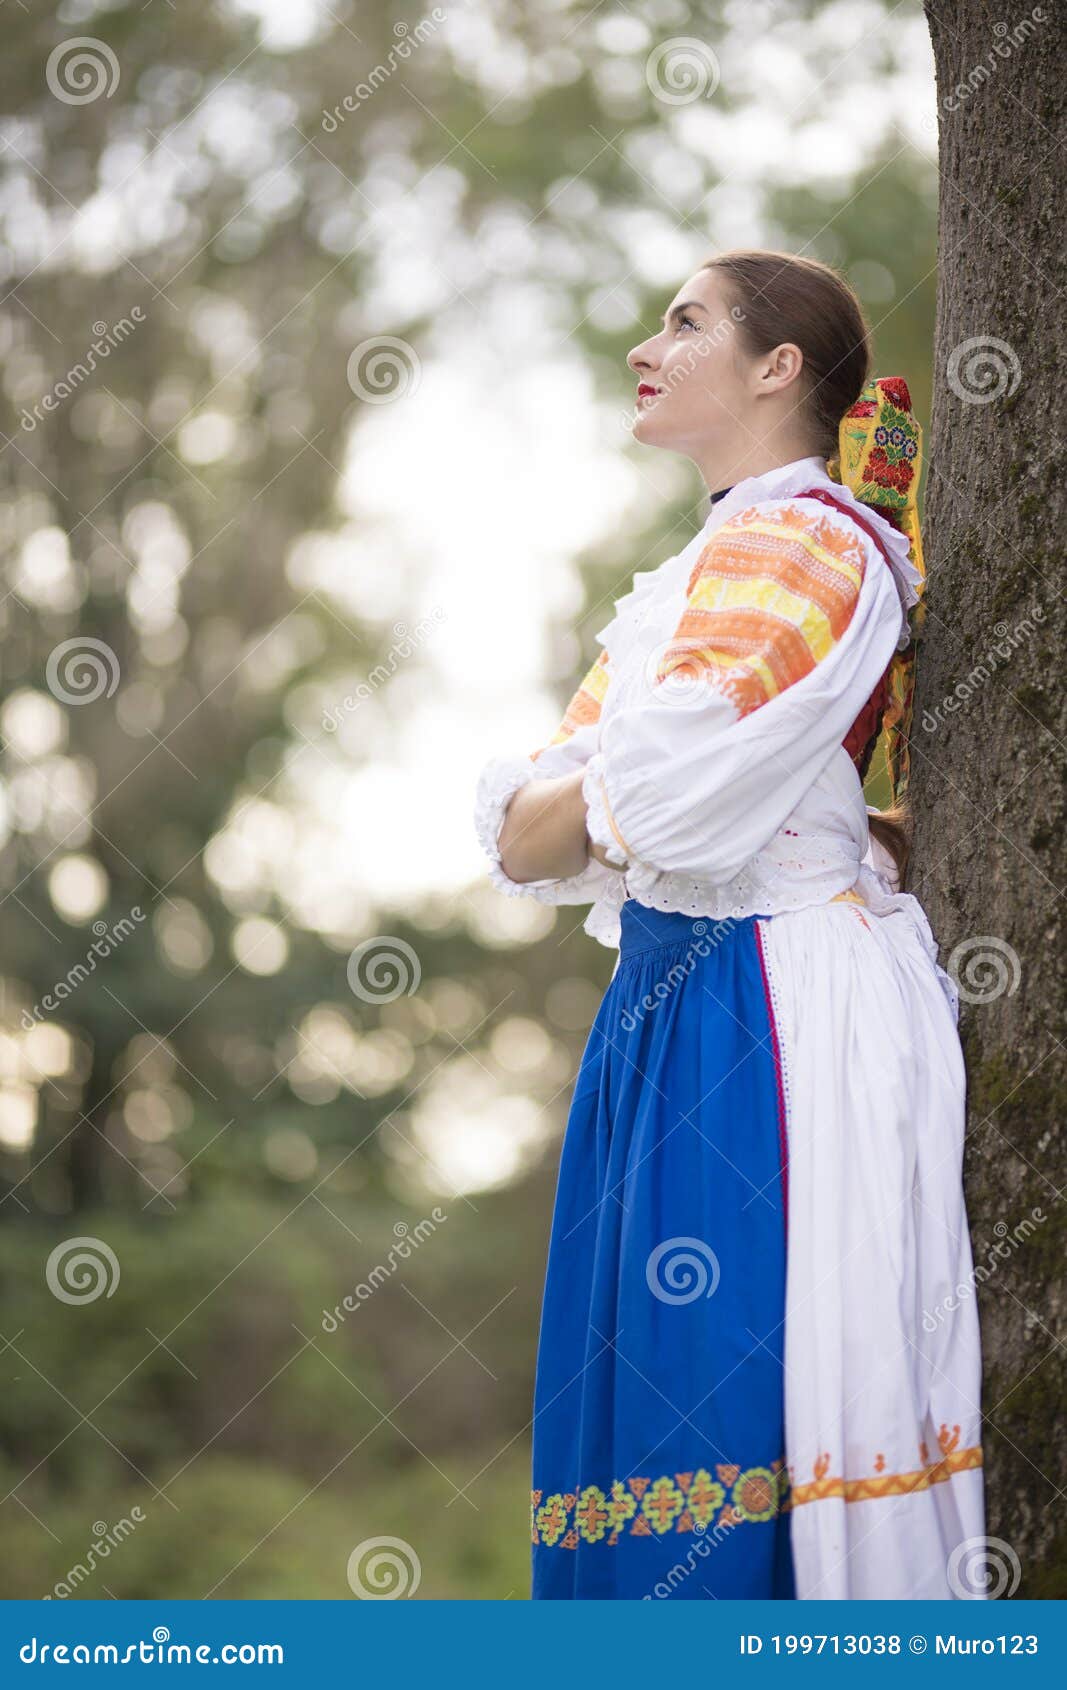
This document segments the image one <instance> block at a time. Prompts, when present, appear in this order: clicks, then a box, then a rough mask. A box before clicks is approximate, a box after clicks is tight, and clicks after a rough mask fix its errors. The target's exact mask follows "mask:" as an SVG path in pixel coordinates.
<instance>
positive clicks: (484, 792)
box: [474, 756, 618, 904]
mask: <svg viewBox="0 0 1067 1690" xmlns="http://www.w3.org/2000/svg"><path fill="white" fill-rule="evenodd" d="M549 778H551V777H550V776H549V775H547V774H546V773H543V772H542V771H541V770H540V769H538V767H537V764H536V763H535V762H534V761H533V759H532V758H530V757H522V756H517V757H498V758H495V759H494V760H493V761H492V762H491V763H487V764H486V766H485V768H484V769H483V770H482V773H481V775H480V777H479V780H478V785H477V789H476V792H475V802H474V828H475V832H476V833H477V835H478V839H479V841H480V843H481V846H482V849H483V851H484V852H485V854H486V856H487V857H488V859H489V879H490V880H491V882H492V884H493V885H494V886H495V887H496V888H497V890H498V891H500V892H503V893H505V894H506V895H507V896H508V897H509V898H518V897H523V896H525V897H530V898H537V899H538V900H539V901H540V902H541V903H543V904H583V903H592V902H594V901H595V900H596V899H597V898H599V897H601V896H602V894H603V893H604V891H605V890H606V888H607V887H608V886H610V885H611V884H612V882H613V881H615V880H617V879H618V876H617V875H616V874H615V873H614V872H613V871H612V870H611V869H608V868H605V867H604V865H603V863H599V862H597V860H596V858H595V857H592V858H590V860H589V862H588V863H587V864H586V866H585V868H584V869H582V871H581V872H580V873H579V874H573V875H569V876H564V877H563V878H562V879H548V880H512V878H511V876H510V875H509V874H506V873H505V871H504V869H503V867H502V866H501V862H500V843H499V841H500V830H501V828H502V827H503V825H504V817H505V815H506V813H507V807H508V804H509V803H510V802H511V799H512V798H513V796H514V795H515V793H516V792H517V791H518V790H519V788H520V787H521V786H525V785H526V783H527V781H531V780H547V779H549Z"/></svg>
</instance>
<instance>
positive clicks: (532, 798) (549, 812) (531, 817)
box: [500, 768, 621, 884]
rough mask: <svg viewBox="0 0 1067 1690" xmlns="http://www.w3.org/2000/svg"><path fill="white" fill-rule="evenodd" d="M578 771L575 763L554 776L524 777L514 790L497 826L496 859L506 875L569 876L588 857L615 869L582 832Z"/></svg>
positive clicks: (523, 877) (530, 877)
mask: <svg viewBox="0 0 1067 1690" xmlns="http://www.w3.org/2000/svg"><path fill="white" fill-rule="evenodd" d="M584 774H585V770H584V768H580V769H575V770H574V772H573V773H572V774H569V775H559V776H557V777H556V778H555V779H554V780H532V781H528V782H527V784H526V785H525V786H523V787H520V788H519V790H518V792H516V794H515V796H514V798H512V800H511V802H510V804H509V805H508V809H507V814H506V816H505V818H504V825H503V827H502V828H501V830H500V863H501V867H502V868H503V870H504V873H505V874H507V875H509V876H510V878H511V879H512V880H515V881H518V882H519V883H520V884H524V883H525V882H526V881H528V880H548V879H553V880H555V879H564V878H569V877H570V876H572V875H575V874H581V872H582V870H583V869H584V868H585V866H586V864H587V863H588V862H589V859H590V857H595V858H596V860H597V862H601V863H603V864H604V865H605V867H607V868H615V869H616V872H619V873H621V870H619V869H618V868H617V865H616V864H615V863H610V862H609V861H608V858H607V855H606V853H605V851H604V847H603V846H602V845H597V844H594V842H593V841H592V840H591V839H590V838H589V835H588V833H587V832H586V807H585V799H584V798H583V797H582V780H583V777H584Z"/></svg>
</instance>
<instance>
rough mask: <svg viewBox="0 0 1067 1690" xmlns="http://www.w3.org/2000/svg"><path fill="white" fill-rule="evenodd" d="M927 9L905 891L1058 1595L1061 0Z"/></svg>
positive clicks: (996, 1357)
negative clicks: (928, 424) (920, 919)
mask: <svg viewBox="0 0 1067 1690" xmlns="http://www.w3.org/2000/svg"><path fill="white" fill-rule="evenodd" d="M925 10H926V15H927V19H928V22H929V25H930V34H931V37H932V40H933V48H934V56H935V60H936V66H937V93H938V108H939V121H940V132H941V163H940V176H941V205H940V220H939V255H940V256H939V264H940V273H939V283H938V297H937V336H936V346H935V380H934V395H935V397H934V407H933V419H932V428H931V431H930V437H929V445H930V451H929V471H928V479H927V484H926V506H925V514H926V529H925V534H924V540H925V544H926V553H927V567H928V594H927V614H926V617H925V621H924V624H923V627H922V630H921V635H920V645H919V656H918V664H917V678H918V679H917V695H916V701H915V714H914V727H913V740H912V744H913V750H912V787H911V796H912V802H913V805H914V810H915V816H916V835H915V854H914V859H913V863H914V866H913V872H912V878H911V881H910V890H911V891H913V892H915V893H916V894H917V895H918V896H919V897H920V898H921V899H922V901H923V903H924V905H925V907H926V909H927V912H928V914H929V916H930V921H931V925H932V927H933V930H934V933H935V934H936V936H937V938H938V940H939V941H940V943H941V947H942V961H943V962H944V964H945V966H946V967H948V968H949V969H950V972H951V973H953V975H954V976H955V977H956V978H957V979H958V981H959V984H960V988H961V997H962V1000H963V1001H962V1002H961V1006H960V1007H961V1015H960V1031H961V1036H962V1039H963V1045H964V1051H965V1054H966V1059H967V1070H968V1092H969V1112H968V1133H967V1152H966V1185H967V1198H968V1204H969V1209H970V1218H971V1228H972V1236H973V1242H974V1253H975V1268H976V1279H977V1291H978V1300H979V1309H980V1315H981V1323H982V1336H983V1345H984V1350H985V1361H986V1377H985V1386H984V1394H983V1403H982V1406H983V1411H984V1414H985V1427H984V1442H985V1452H986V1453H985V1471H986V1482H987V1499H988V1525H987V1530H988V1533H989V1536H990V1538H996V1539H1000V1540H1001V1542H1000V1543H999V1544H997V1545H993V1546H992V1547H991V1549H990V1551H989V1560H990V1566H991V1569H992V1570H993V1571H994V1573H995V1574H996V1577H995V1579H994V1584H996V1583H998V1582H1000V1574H999V1571H998V1569H1000V1568H1004V1569H1005V1578H1006V1586H1002V1588H1001V1589H1000V1590H999V1591H998V1590H996V1589H994V1590H993V1591H992V1592H991V1593H993V1594H1003V1595H1009V1594H1016V1595H1018V1596H1045V1597H1052V1596H1057V1597H1063V1596H1065V1595H1067V1532H1065V1531H1064V1528H1063V1525H1062V1521H1063V1518H1064V1504H1063V1501H1062V1498H1060V1497H1059V1496H1058V1494H1057V1493H1059V1492H1062V1490H1063V1489H1064V1483H1065V1479H1064V1473H1065V1463H1064V1451H1065V1448H1067V1416H1065V1415H1064V1412H1063V1408H1064V1402H1065V1381H1064V1373H1065V1367H1064V1360H1065V1357H1067V1349H1064V1348H1063V1347H1062V1345H1063V1340H1064V1338H1065V1337H1067V1333H1065V1332H1064V1324H1065V1322H1064V1303H1065V1296H1064V1280H1063V1263H1064V1259H1065V1254H1067V1251H1065V1247H1064V1208H1063V1204H1062V1203H1061V1201H1060V1198H1059V1194H1058V1188H1060V1189H1062V1187H1063V1183H1064V1168H1063V1160H1062V1149H1061V1147H1062V1138H1063V1123H1064V1119H1065V1116H1067V1107H1065V1105H1067V1096H1065V1092H1067V1088H1065V1085H1064V1068H1063V1063H1062V1043H1061V1041H1063V1039H1064V990H1063V986H1064V956H1065V953H1067V933H1065V932H1064V913H1065V911H1064V902H1063V889H1064V886H1065V884H1067V874H1065V863H1064V790H1065V789H1064V763H1065V760H1067V759H1065V739H1067V722H1065V720H1064V718H1065V715H1067V709H1065V696H1064V689H1063V685H1062V654H1063V652H1064V649H1065V645H1067V638H1065V627H1064V624H1065V621H1067V616H1065V603H1064V599H1063V597H1062V586H1061V579H1060V576H1061V555H1060V554H1061V545H1060V535H1061V533H1062V530H1063V520H1064V518H1063V492H1062V488H1063V470H1062V467H1060V466H1059V465H1058V464H1057V462H1056V459H1057V446H1058V444H1059V442H1058V441H1057V438H1056V426H1057V424H1056V412H1057V409H1058V404H1057V402H1058V401H1059V400H1060V399H1061V388H1060V384H1061V380H1062V377H1061V375H1060V372H1059V369H1058V368H1057V365H1058V358H1059V354H1058V347H1059V346H1060V345H1061V344H1062V341H1061V336H1062V300H1063V297H1064V290H1065V286H1067V276H1065V265H1064V256H1063V228H1064V221H1065V215H1064V203H1063V182H1064V170H1063V160H1062V155H1057V153H1056V141H1057V138H1058V137H1059V136H1061V135H1062V122H1063V105H1064V94H1063V89H1064V75H1063V68H1064V14H1063V12H1062V10H1061V9H1059V8H1057V7H1056V6H1055V5H1054V4H1053V0H1046V3H1045V5H1044V6H1038V7H1035V8H1033V10H1031V11H1026V10H1022V11H1021V12H1020V13H1018V14H1015V13H1013V12H1012V11H1011V9H1007V10H1005V9H1004V8H1001V7H997V6H993V5H992V4H987V3H985V0H927V3H926V6H925ZM1002 18H1009V19H1013V20H1014V21H1011V22H1007V23H1005V22H1002V21H1000V20H1001V19H1002ZM1057 324H1059V334H1058V333H1057ZM963 1294H964V1295H973V1294H974V1288H973V1287H964V1288H963ZM1015 1557H1017V1558H1018V1563H1019V1568H1020V1569H1021V1578H1020V1577H1017V1576H1016V1570H1015Z"/></svg>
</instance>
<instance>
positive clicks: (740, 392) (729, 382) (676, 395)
mask: <svg viewBox="0 0 1067 1690" xmlns="http://www.w3.org/2000/svg"><path fill="white" fill-rule="evenodd" d="M740 319H743V312H742V311H741V308H740V307H739V306H735V305H732V304H731V302H730V300H729V298H728V296H727V294H726V291H725V288H724V284H723V278H722V277H721V276H719V275H718V274H717V273H716V272H715V271H714V270H698V271H697V272H696V274H695V275H694V276H690V278H689V280H688V281H687V282H684V283H683V284H682V286H681V287H680V288H679V289H678V292H677V293H676V294H675V296H674V299H673V300H672V301H671V303H670V305H669V306H668V308H667V311H666V313H665V314H664V320H663V327H662V328H661V329H660V330H659V332H658V333H657V334H654V335H652V336H651V337H650V338H649V339H648V340H643V341H642V342H641V344H640V346H635V347H634V349H633V351H632V352H631V353H630V354H629V356H628V357H627V360H626V362H627V363H628V364H629V366H630V369H631V370H632V371H633V372H634V374H635V376H636V377H637V378H638V383H639V385H638V394H637V400H636V411H635V413H634V423H633V436H634V439H635V440H640V441H641V442H642V444H644V445H647V446H666V447H669V448H671V449H672V450H674V451H677V452H683V453H685V454H686V456H688V457H695V458H697V459H698V460H700V459H706V458H707V457H708V455H709V454H711V455H712V456H713V457H722V458H723V459H729V458H730V457H732V455H733V454H734V453H735V452H744V451H745V450H747V449H749V448H750V447H751V445H752V443H753V440H754V439H755V438H756V436H757V430H756V427H755V426H754V425H755V423H756V418H755V416H754V408H755V405H756V403H757V399H756V395H757V393H758V391H759V390H760V380H759V370H758V368H757V365H758V364H759V360H755V359H752V358H751V357H749V356H748V355H747V354H746V353H745V352H744V350H743V348H742V346H741V343H740V340H739V338H738V322H739V320H740Z"/></svg>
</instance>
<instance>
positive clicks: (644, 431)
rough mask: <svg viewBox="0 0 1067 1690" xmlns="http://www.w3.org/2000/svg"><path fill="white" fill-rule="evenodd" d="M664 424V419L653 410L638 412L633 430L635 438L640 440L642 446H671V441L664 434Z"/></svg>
mask: <svg viewBox="0 0 1067 1690" xmlns="http://www.w3.org/2000/svg"><path fill="white" fill-rule="evenodd" d="M663 423H664V419H663V418H662V417H661V416H657V415H656V413H655V411H653V410H641V411H638V412H637V414H636V415H635V417H634V425H633V429H632V430H631V432H632V434H633V438H634V439H635V440H639V441H640V442H641V444H642V446H669V445H670V440H669V438H668V436H667V434H666V433H665V432H664V426H663Z"/></svg>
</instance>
